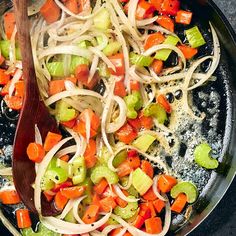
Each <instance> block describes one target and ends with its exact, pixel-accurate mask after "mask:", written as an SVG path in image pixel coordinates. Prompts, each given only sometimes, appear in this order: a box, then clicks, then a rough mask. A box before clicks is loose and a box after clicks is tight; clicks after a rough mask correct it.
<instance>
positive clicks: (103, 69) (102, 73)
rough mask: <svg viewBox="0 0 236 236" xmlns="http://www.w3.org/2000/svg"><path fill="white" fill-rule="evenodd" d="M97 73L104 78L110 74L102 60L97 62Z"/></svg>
mask: <svg viewBox="0 0 236 236" xmlns="http://www.w3.org/2000/svg"><path fill="white" fill-rule="evenodd" d="M98 74H99V76H100V77H105V78H109V77H110V75H111V73H110V71H109V69H108V67H107V65H106V64H105V63H104V62H103V61H101V62H99V64H98Z"/></svg>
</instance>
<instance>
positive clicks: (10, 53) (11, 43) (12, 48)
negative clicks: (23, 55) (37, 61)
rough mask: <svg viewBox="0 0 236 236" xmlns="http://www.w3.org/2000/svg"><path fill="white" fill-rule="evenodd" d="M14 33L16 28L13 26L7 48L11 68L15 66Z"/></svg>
mask: <svg viewBox="0 0 236 236" xmlns="http://www.w3.org/2000/svg"><path fill="white" fill-rule="evenodd" d="M16 33H17V28H16V25H15V26H14V30H13V32H12V35H11V40H10V48H9V58H10V62H11V63H12V65H11V66H13V67H14V66H15V63H16Z"/></svg>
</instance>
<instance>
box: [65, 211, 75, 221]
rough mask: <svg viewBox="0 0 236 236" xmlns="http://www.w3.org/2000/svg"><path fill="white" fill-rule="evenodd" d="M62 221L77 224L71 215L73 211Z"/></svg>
mask: <svg viewBox="0 0 236 236" xmlns="http://www.w3.org/2000/svg"><path fill="white" fill-rule="evenodd" d="M64 220H65V221H66V222H70V223H77V220H76V219H75V217H74V214H73V209H71V210H70V211H69V212H68V213H67V215H66V216H65V218H64Z"/></svg>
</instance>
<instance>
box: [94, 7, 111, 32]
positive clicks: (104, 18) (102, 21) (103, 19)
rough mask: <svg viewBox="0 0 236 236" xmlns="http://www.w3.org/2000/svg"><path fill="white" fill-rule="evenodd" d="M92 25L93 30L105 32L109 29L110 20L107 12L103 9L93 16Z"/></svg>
mask: <svg viewBox="0 0 236 236" xmlns="http://www.w3.org/2000/svg"><path fill="white" fill-rule="evenodd" d="M93 23H94V26H95V28H97V29H99V30H103V31H105V30H107V29H109V28H110V26H111V19H110V14H109V12H108V10H107V9H106V8H103V9H102V10H101V11H99V13H98V14H96V15H95V16H94V18H93Z"/></svg>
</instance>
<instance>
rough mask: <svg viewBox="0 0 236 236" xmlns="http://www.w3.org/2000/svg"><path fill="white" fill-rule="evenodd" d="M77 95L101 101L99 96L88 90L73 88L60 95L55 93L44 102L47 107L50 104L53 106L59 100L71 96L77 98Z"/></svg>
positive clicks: (101, 98)
mask: <svg viewBox="0 0 236 236" xmlns="http://www.w3.org/2000/svg"><path fill="white" fill-rule="evenodd" d="M78 95H82V96H92V97H96V98H98V99H100V100H103V97H102V96H101V95H100V94H99V93H96V92H94V91H92V90H88V89H78V88H75V89H73V90H70V91H63V92H61V93H57V94H55V95H53V96H51V97H50V98H48V99H47V100H46V101H45V104H46V105H47V106H50V105H51V104H53V103H54V102H57V101H59V100H61V99H62V98H66V97H72V96H78Z"/></svg>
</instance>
